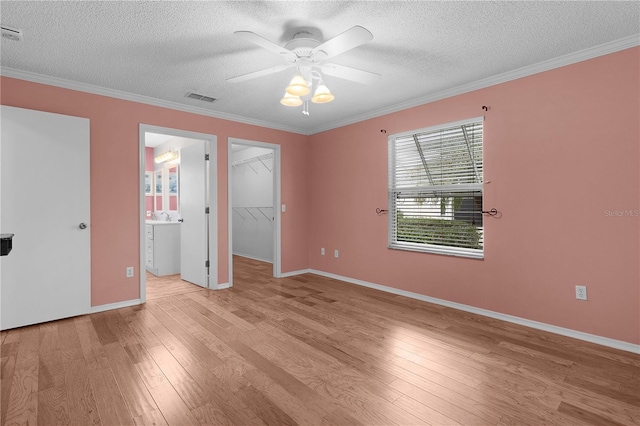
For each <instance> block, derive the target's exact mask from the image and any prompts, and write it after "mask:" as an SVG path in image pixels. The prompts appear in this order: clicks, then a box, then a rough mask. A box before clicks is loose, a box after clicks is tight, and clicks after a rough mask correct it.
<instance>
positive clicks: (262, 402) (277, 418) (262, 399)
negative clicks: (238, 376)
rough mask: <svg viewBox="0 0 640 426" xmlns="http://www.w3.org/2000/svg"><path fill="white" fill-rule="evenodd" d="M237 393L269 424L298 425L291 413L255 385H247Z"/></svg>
mask: <svg viewBox="0 0 640 426" xmlns="http://www.w3.org/2000/svg"><path fill="white" fill-rule="evenodd" d="M236 395H238V397H239V398H240V399H241V400H242V401H244V403H245V404H246V405H247V406H248V407H249V409H250V410H251V411H253V412H254V413H255V414H256V415H257V416H258V417H259V418H260V419H261V420H262V421H263V422H264V423H265V424H267V425H290V426H293V425H297V424H298V423H297V422H296V421H295V420H293V419H292V418H291V417H289V415H288V414H287V413H286V412H284V411H283V410H282V409H280V407H278V406H277V405H276V404H274V403H273V402H272V401H271V400H270V399H269V398H267V397H266V396H265V394H264V393H262V392H259V391H257V390H256V389H255V388H254V387H253V386H245V387H243V388H242V389H240V390H238V391H237V392H236Z"/></svg>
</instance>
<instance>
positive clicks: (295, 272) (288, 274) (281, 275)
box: [280, 269, 320, 278]
mask: <svg viewBox="0 0 640 426" xmlns="http://www.w3.org/2000/svg"><path fill="white" fill-rule="evenodd" d="M313 273H314V272H313V270H311V269H301V270H299V271H291V272H283V273H282V274H280V278H287V277H293V276H294V275H302V274H313ZM318 275H320V274H318Z"/></svg>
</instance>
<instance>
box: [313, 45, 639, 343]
mask: <svg viewBox="0 0 640 426" xmlns="http://www.w3.org/2000/svg"><path fill="white" fill-rule="evenodd" d="M639 53H640V49H639V48H634V49H628V50H625V51H622V52H618V53H615V54H611V55H608V56H605V57H600V58H596V59H592V60H589V61H586V62H582V63H578V64H574V65H571V66H565V67H562V68H559V69H556V70H552V71H549V72H544V73H541V74H537V75H534V76H531V77H526V78H522V79H519V80H515V81H512V82H508V83H504V84H500V85H497V86H493V87H490V88H487V89H483V90H478V91H474V92H471V93H467V94H463V95H460V96H456V97H452V98H449V99H445V100H441V101H438V102H434V103H430V104H427V105H422V106H419V107H416V108H412V109H409V110H405V111H401V112H398V113H394V114H390V115H386V116H383V117H379V118H375V119H371V120H368V121H365V122H360V123H357V124H353V125H350V126H346V127H342V128H339V129H335V130H332V131H327V132H324V133H321V134H316V135H313V136H311V137H310V146H309V176H310V179H309V191H308V193H309V194H310V195H309V221H308V223H309V263H310V267H311V268H312V269H317V270H321V271H325V272H330V273H334V274H339V275H342V276H346V277H351V278H356V279H360V280H365V281H369V282H372V283H377V284H382V285H386V286H391V287H395V288H399V289H403V290H407V291H411V292H415V293H419V294H423V295H428V296H431V297H436V298H440V299H445V300H448V301H453V302H458V303H463V304H466V305H471V306H475V307H479V308H484V309H488V310H491V311H496V312H500V313H504V314H509V315H514V316H517V317H522V318H526V319H530V320H535V321H540V322H543V323H547V324H553V325H556V326H560V327H566V328H569V329H573V330H578V331H582V332H586V333H591V334H595V335H599V336H605V337H609V338H612V339H618V340H622V341H626V342H632V343H636V344H637V343H640V324H639V323H640V309H639V305H640V303H639V302H640V284H639V283H640V273H639V262H638V259H639V258H640V250H639V245H638V236H639V234H640V228H639V223H640V220H639V218H638V217H637V216H636V217H634V216H623V217H611V216H608V215H607V213H606V211H607V210H611V211H625V210H632V211H637V210H638V209H639V208H640V206H639V193H640V186H639V179H638V173H639V161H638V159H639V157H640V150H639V141H640V118H639V117H640V106H639V103H640V101H639V94H640V86H639V76H640V69H639V62H640V61H639ZM482 105H487V106H489V107H490V109H489V111H488V112H485V111H483V110H482V109H481V106H482ZM483 114H484V116H485V122H484V128H485V138H484V170H485V201H484V207H485V208H487V209H488V208H492V207H495V208H497V209H498V210H499V211H500V212H501V213H502V217H501V218H500V219H492V218H487V219H486V220H485V240H486V244H485V259H484V260H470V259H464V258H456V257H448V256H441V255H433V254H422V253H410V252H404V251H398V250H390V249H387V248H386V247H387V216H386V215H385V216H378V215H376V213H375V209H376V207H380V208H386V206H387V169H388V167H387V135H389V134H393V133H396V132H402V131H408V130H412V129H417V128H422V127H427V126H431V125H436V124H441V123H447V122H452V121H457V120H461V119H465V118H470V117H476V116H480V115H483ZM380 129H386V130H387V134H384V133H381V132H380ZM489 181H490V183H488V182H489ZM321 247H325V248H326V249H327V253H333V250H334V249H339V250H340V258H338V259H335V258H334V257H333V256H329V255H327V256H320V248H321ZM576 284H581V285H587V286H588V296H589V300H588V301H586V302H585V301H577V300H576V299H575V291H574V286H575V285H576Z"/></svg>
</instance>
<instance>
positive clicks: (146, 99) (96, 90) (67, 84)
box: [0, 67, 308, 134]
mask: <svg viewBox="0 0 640 426" xmlns="http://www.w3.org/2000/svg"><path fill="white" fill-rule="evenodd" d="M0 75H3V76H5V77H10V78H17V79H20V80H26V81H31V82H34V83H40V84H47V85H49V86H55V87H62V88H64V89H70V90H78V91H80V92H85V93H93V94H94V95H101V96H108V97H110V98H116V99H123V100H125V101H131V102H139V103H142V104H147V105H153V106H157V107H161V108H169V109H173V110H177V111H184V112H190V113H192V114H198V115H204V116H207V117H214V118H219V119H221V120H229V121H235V122H237V123H245V124H251V125H254V126H260V127H266V128H269V129H275V130H283V131H285V132H293V133H300V134H308V133H306V132H305V131H304V130H303V129H300V128H298V127H292V126H286V125H282V124H276V123H270V122H267V121H263V120H258V119H254V118H248V117H243V116H241V115H235V114H227V113H224V112H219V111H211V110H208V109H205V108H200V107H197V106H191V105H184V104H180V103H177V102H171V101H165V100H162V99H157V98H152V97H150V96H144V95H138V94H135V93H129V92H124V91H122V90H116V89H109V88H107V87H101V86H95V85H93V84H87V83H80V82H77V81H73V80H66V79H64V78H58V77H50V76H47V75H43V74H37V73H34V72H29V71H22V70H17V69H14V68H7V67H2V68H0Z"/></svg>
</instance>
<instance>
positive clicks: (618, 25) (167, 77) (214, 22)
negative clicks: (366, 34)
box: [0, 0, 640, 134]
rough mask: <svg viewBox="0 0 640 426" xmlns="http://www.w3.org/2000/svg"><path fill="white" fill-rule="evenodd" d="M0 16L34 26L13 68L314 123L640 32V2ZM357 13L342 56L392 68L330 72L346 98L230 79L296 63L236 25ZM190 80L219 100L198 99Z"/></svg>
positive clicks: (6, 58)
mask: <svg viewBox="0 0 640 426" xmlns="http://www.w3.org/2000/svg"><path fill="white" fill-rule="evenodd" d="M0 16H1V17H2V24H3V25H9V26H11V27H15V28H19V29H21V30H23V31H24V41H23V42H12V41H6V40H4V39H3V40H2V44H1V46H0V47H1V51H0V53H1V55H0V65H1V66H2V73H3V75H9V76H22V77H23V78H30V79H33V80H36V81H37V79H38V78H39V77H40V76H46V77H53V78H54V79H62V80H67V81H70V82H75V83H80V85H79V86H78V87H82V85H90V86H84V87H87V88H88V89H87V90H89V91H91V90H94V91H95V90H97V88H104V89H110V90H117V91H121V92H126V93H129V94H133V95H136V96H143V97H146V98H150V99H147V101H148V102H151V103H154V102H155V100H158V101H160V103H161V104H162V103H164V104H166V105H171V103H173V104H174V106H175V107H177V108H186V109H188V110H192V111H196V112H201V113H204V114H208V115H213V116H218V117H223V118H231V119H236V120H238V121H244V122H252V123H257V124H262V125H266V126H269V127H273V128H279V129H284V130H290V131H295V132H300V133H305V134H310V133H314V132H317V131H321V130H325V129H329V128H333V127H336V126H338V125H340V124H344V123H347V122H353V121H357V120H359V119H363V118H366V117H370V116H375V115H379V114H382V113H384V112H389V111H392V110H394V109H399V108H401V107H406V106H410V105H412V104H417V103H420V101H421V100H423V99H428V98H429V96H433V95H434V94H438V93H445V92H447V91H451V90H454V89H456V88H460V87H467V86H471V85H472V84H473V83H474V82H478V81H482V80H487V79H490V78H491V77H493V76H496V75H500V74H503V73H509V72H512V71H514V70H518V69H522V68H523V67H531V66H533V65H535V64H539V63H542V62H545V61H550V60H553V59H555V58H559V57H564V56H566V55H570V54H572V53H574V52H578V51H583V50H585V49H590V48H593V47H595V46H599V45H603V44H608V43H612V42H617V41H621V40H624V41H625V43H627V44H629V43H632V44H633V43H635V44H636V45H637V44H638V42H637V39H638V34H639V33H640V6H639V4H638V2H635V1H634V2H614V1H603V2H541V1H540V2H537V1H533V2H524V1H516V2H481V1H478V2H475V1H473V2H465V1H461V2H444V1H443V2H426V1H425V2H393V1H382V2H365V1H360V2H346V1H287V2H272V1H268V2H267V1H260V2H254V1H238V2H223V1H216V2H191V1H185V2H181V1H178V2H168V1H166V2H146V1H144V2H143V1H125V2H111V1H109V2H93V1H91V2H89V1H78V2H75V1H74V2H58V1H48V2H40V1H33V2H32V1H6V0H3V1H2V2H0ZM354 25H361V26H363V27H365V28H367V29H368V30H369V31H371V33H373V40H372V41H370V42H368V43H366V44H364V45H362V46H359V47H357V48H355V49H353V50H350V51H348V52H346V53H343V54H341V55H338V56H335V57H334V58H331V62H334V63H337V64H341V65H347V66H351V67H355V68H359V69H363V70H368V71H372V72H375V73H378V74H381V75H382V77H381V79H380V80H379V81H378V82H377V83H375V84H373V85H363V84H359V83H354V82H349V81H346V80H342V79H338V78H335V77H331V76H325V82H326V84H327V86H329V88H330V89H331V91H332V92H333V93H334V95H335V97H336V99H335V100H334V101H333V102H332V103H329V104H323V105H316V104H311V105H310V107H309V109H310V115H309V116H308V117H307V116H305V115H303V114H301V110H302V109H301V108H300V107H297V108H291V107H285V106H282V105H280V103H279V100H280V98H281V97H282V95H283V93H284V87H285V86H286V85H287V83H288V81H289V79H290V78H291V75H292V73H293V71H292V70H291V69H289V70H286V71H281V72H279V73H276V74H273V75H269V76H265V77H260V78H256V79H254V80H250V81H246V82H243V83H229V82H227V81H226V79H227V78H229V77H233V76H237V75H241V74H246V73H250V72H253V71H257V70H260V69H263V68H267V67H272V66H277V65H283V64H285V62H284V60H283V59H282V58H281V57H279V56H278V55H277V54H275V53H273V52H269V51H267V50H264V49H262V48H260V47H258V46H256V45H253V44H251V43H249V42H248V41H246V40H244V39H242V38H240V37H238V36H235V35H234V34H233V33H234V31H239V30H246V31H253V32H254V33H257V34H259V35H261V36H263V37H264V38H266V39H268V40H271V41H273V42H275V43H278V44H280V45H284V44H285V43H286V42H287V41H289V40H290V39H291V38H292V37H293V34H294V33H296V32H297V31H300V30H305V31H308V32H310V33H312V34H313V35H314V36H315V37H314V38H316V39H317V40H319V41H321V42H322V41H325V40H328V39H330V38H333V37H335V36H337V35H338V34H340V33H342V32H344V31H345V30H347V29H349V28H351V27H352V26H354ZM634 37H635V38H634ZM629 40H631V42H629ZM634 40H635V41H634ZM30 73H34V74H30ZM50 81H55V80H50ZM59 83H60V82H59ZM62 83H64V82H62ZM62 85H64V84H62ZM189 91H194V92H197V93H200V94H204V95H207V96H211V97H214V98H217V99H218V100H217V101H216V102H215V103H213V104H206V103H203V102H201V101H197V100H193V99H188V98H186V97H185V94H186V93H187V92H189ZM98 92H99V90H98ZM107 93H109V92H108V90H107ZM113 93H115V92H113Z"/></svg>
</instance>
